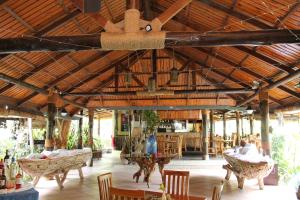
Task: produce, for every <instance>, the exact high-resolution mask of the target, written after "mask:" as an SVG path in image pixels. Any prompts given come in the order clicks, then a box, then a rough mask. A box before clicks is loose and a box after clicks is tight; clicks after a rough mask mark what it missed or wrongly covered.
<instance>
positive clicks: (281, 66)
mask: <svg viewBox="0 0 300 200" xmlns="http://www.w3.org/2000/svg"><path fill="white" fill-rule="evenodd" d="M203 2H206V4H210V5H218V4H216V3H214V2H212V1H210V0H205V1H203ZM219 6H220V5H219ZM219 6H217V7H218V8H219ZM220 8H222V9H225V10H226V13H227V14H229V15H230V14H232V13H235V11H232V12H231V11H230V10H228V9H227V8H226V7H224V6H221V7H220ZM154 9H155V10H156V11H158V12H162V9H161V8H158V7H154ZM234 17H237V18H239V19H249V17H248V16H244V17H241V16H239V15H234ZM173 19H174V20H175V21H177V22H179V23H181V24H185V21H184V20H183V19H182V18H180V17H176V16H175V17H174V18H173ZM247 22H249V23H251V24H252V25H254V26H257V27H259V28H261V29H272V28H273V27H271V26H268V25H266V24H264V23H262V22H259V23H258V22H257V20H255V19H254V21H253V19H250V20H247ZM260 23H262V24H263V25H262V24H260ZM189 27H191V28H192V29H194V30H198V29H199V28H198V27H196V26H194V25H191V23H190V25H189ZM234 48H236V49H239V50H241V51H243V52H245V53H248V54H250V55H251V56H253V57H255V58H258V59H260V60H262V61H264V62H266V63H269V64H271V65H272V66H273V67H275V68H277V69H279V70H281V71H285V72H288V73H291V72H293V71H291V70H292V68H293V67H292V66H291V67H290V66H287V65H285V64H283V63H280V62H278V61H276V60H275V59H273V58H270V57H267V56H265V55H263V54H260V53H257V52H255V51H253V50H250V49H248V48H246V47H234Z"/></svg>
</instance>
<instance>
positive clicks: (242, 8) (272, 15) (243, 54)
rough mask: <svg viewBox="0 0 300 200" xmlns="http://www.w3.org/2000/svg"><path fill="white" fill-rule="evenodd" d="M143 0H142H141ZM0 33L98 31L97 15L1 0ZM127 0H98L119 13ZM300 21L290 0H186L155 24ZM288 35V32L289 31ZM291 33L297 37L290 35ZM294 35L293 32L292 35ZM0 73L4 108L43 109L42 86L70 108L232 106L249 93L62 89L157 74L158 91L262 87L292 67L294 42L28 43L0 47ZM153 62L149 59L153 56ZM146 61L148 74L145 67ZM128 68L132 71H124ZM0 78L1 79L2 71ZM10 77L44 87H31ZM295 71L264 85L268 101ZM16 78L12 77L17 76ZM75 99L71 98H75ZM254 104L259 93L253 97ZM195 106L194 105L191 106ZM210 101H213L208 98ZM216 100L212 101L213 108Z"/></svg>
mask: <svg viewBox="0 0 300 200" xmlns="http://www.w3.org/2000/svg"><path fill="white" fill-rule="evenodd" d="M147 1H148V0H147ZM0 3H1V5H0V27H1V31H0V38H20V37H22V36H24V35H25V36H28V35H30V36H33V37H36V38H39V37H42V36H72V35H87V34H88V35H90V34H96V33H100V32H101V31H103V27H101V23H99V22H98V21H97V20H95V19H94V18H93V17H91V16H90V15H87V14H83V13H81V11H80V10H79V9H78V8H77V7H76V6H75V5H74V4H73V3H72V2H71V1H70V0H39V1H34V0H18V1H14V0H8V1H5V0H1V1H0ZM174 3H175V0H152V1H151V5H150V8H151V9H150V10H147V11H145V8H144V6H142V5H143V4H142V3H141V7H140V11H141V12H142V13H143V14H144V16H146V14H147V16H146V17H149V15H150V17H152V18H154V17H156V16H158V15H159V14H161V13H163V12H164V11H165V10H166V9H167V8H168V7H170V6H171V5H172V4H174ZM127 8H128V1H124V0H111V1H107V0H103V1H101V11H100V12H99V14H101V16H103V17H104V18H106V19H110V20H111V21H112V22H114V23H116V22H120V21H121V20H122V19H123V17H124V12H125V10H126V9H127ZM265 29H288V30H299V29H300V3H299V1H298V0H193V1H192V3H190V4H189V5H188V6H187V7H186V8H184V9H183V10H182V11H181V12H179V13H178V14H177V15H176V16H175V17H173V18H172V19H171V20H170V21H169V22H168V23H167V24H165V25H164V26H163V30H166V31H198V32H203V33H205V32H211V31H225V32H232V31H246V30H247V31H252V30H265ZM291 34H293V32H292V31H291ZM295 37H297V36H295ZM296 39H299V38H296ZM0 59H1V61H0V73H1V74H3V75H6V76H9V77H11V78H14V80H12V81H11V82H10V83H8V81H0V95H1V96H0V104H1V105H2V106H4V105H7V104H8V105H10V107H12V108H14V107H15V108H18V109H21V108H26V109H29V108H30V109H33V110H37V111H39V110H42V111H43V110H44V109H45V107H46V105H47V95H45V94H46V93H47V90H49V89H50V88H56V89H57V90H58V91H60V92H61V96H63V98H65V99H67V100H69V102H68V103H66V104H63V105H61V106H65V107H66V109H67V110H68V111H70V112H72V113H76V112H78V111H79V109H78V106H76V103H77V104H80V105H82V106H83V107H97V108H103V107H109V108H116V107H118V106H120V107H128V106H148V107H149V106H150V107H151V106H152V107H153V108H154V107H155V106H162V107H171V108H172V107H174V106H175V107H176V106H195V107H196V106H204V107H205V106H219V107H218V108H222V106H235V105H237V104H238V103H239V102H241V101H243V100H245V99H248V98H249V96H251V94H248V93H244V94H222V93H201V94H193V93H190V94H176V95H164V96H157V95H156V96H149V95H146V96H145V95H144V96H142V95H113V96H112V95H102V96H89V97H88V96H86V97H78V96H72V95H69V93H86V92H93V93H101V92H102V93H117V92H124V91H128V92H130V91H145V90H147V85H148V79H149V77H151V76H156V77H157V88H158V89H164V90H172V91H177V90H180V91H182V90H189V91H191V90H218V89H225V90H226V89H234V88H235V89H243V88H247V89H249V88H251V86H252V85H253V81H258V82H260V83H261V85H262V86H263V87H266V86H268V85H272V84H273V83H274V82H276V81H278V80H280V79H282V78H284V77H286V76H289V75H291V74H293V73H295V72H297V70H298V71H299V68H300V47H299V44H279V45H272V46H256V47H251V46H235V47H228V46H227V47H210V48H208V47H197V48H195V47H182V48H175V49H163V50H143V51H100V50H86V51H72V52H50V51H44V52H26V53H24V52H23V53H14V54H1V55H0ZM153 63H155V64H153ZM174 66H175V67H176V68H177V69H179V71H180V75H179V80H178V82H177V83H175V84H174V83H170V81H169V79H170V73H169V72H170V70H171V69H172V68H173V67H174ZM153 69H154V70H156V73H153ZM128 72H131V74H132V80H131V82H130V84H129V85H128V84H126V81H125V77H126V75H127V74H128ZM2 80H3V79H2ZM16 81H19V82H22V83H26V84H29V85H32V86H35V87H37V88H40V89H42V90H43V91H44V92H46V93H42V94H41V93H40V92H37V91H33V90H32V89H29V88H28V87H26V86H24V85H20V84H17V83H16ZM299 81H300V78H299V76H298V77H296V78H294V79H293V80H292V81H288V82H287V83H285V84H283V85H280V86H278V87H276V88H272V89H271V90H270V93H269V94H270V106H271V108H277V107H282V106H287V105H293V104H295V103H297V102H299V99H300V93H299V92H300V89H299V88H295V87H294V86H295V85H296V84H297V83H299ZM19 82H18V83H19ZM74 102H76V103H75V106H74ZM249 103H251V104H253V105H255V104H256V105H257V99H256V98H254V99H253V100H252V101H251V102H249ZM197 108H201V107H197ZM210 108H211V107H210ZM216 108H217V107H216Z"/></svg>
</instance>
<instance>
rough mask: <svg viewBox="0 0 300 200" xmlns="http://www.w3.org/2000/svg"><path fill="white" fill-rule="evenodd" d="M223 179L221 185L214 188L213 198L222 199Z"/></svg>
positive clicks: (213, 199) (215, 199) (214, 199)
mask: <svg viewBox="0 0 300 200" xmlns="http://www.w3.org/2000/svg"><path fill="white" fill-rule="evenodd" d="M223 185H224V183H223V181H222V183H221V184H220V185H218V186H215V187H214V190H213V195H212V198H211V199H212V200H221V194H222V190H223Z"/></svg>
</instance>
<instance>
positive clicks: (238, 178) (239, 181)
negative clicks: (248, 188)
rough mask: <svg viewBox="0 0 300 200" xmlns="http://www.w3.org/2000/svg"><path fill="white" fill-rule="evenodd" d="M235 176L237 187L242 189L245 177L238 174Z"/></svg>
mask: <svg viewBox="0 0 300 200" xmlns="http://www.w3.org/2000/svg"><path fill="white" fill-rule="evenodd" d="M236 178H237V181H238V188H240V189H243V187H244V181H245V178H243V177H239V176H236Z"/></svg>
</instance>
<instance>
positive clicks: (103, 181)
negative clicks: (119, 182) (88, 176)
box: [97, 172, 112, 200]
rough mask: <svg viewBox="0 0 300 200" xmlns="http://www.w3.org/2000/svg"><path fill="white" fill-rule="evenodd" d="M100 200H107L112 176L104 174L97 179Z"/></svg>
mask: <svg viewBox="0 0 300 200" xmlns="http://www.w3.org/2000/svg"><path fill="white" fill-rule="evenodd" d="M97 179H98V187H99V196H100V200H109V188H110V187H111V186H112V174H111V173H110V172H109V173H105V174H101V175H99V176H98V177H97Z"/></svg>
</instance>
